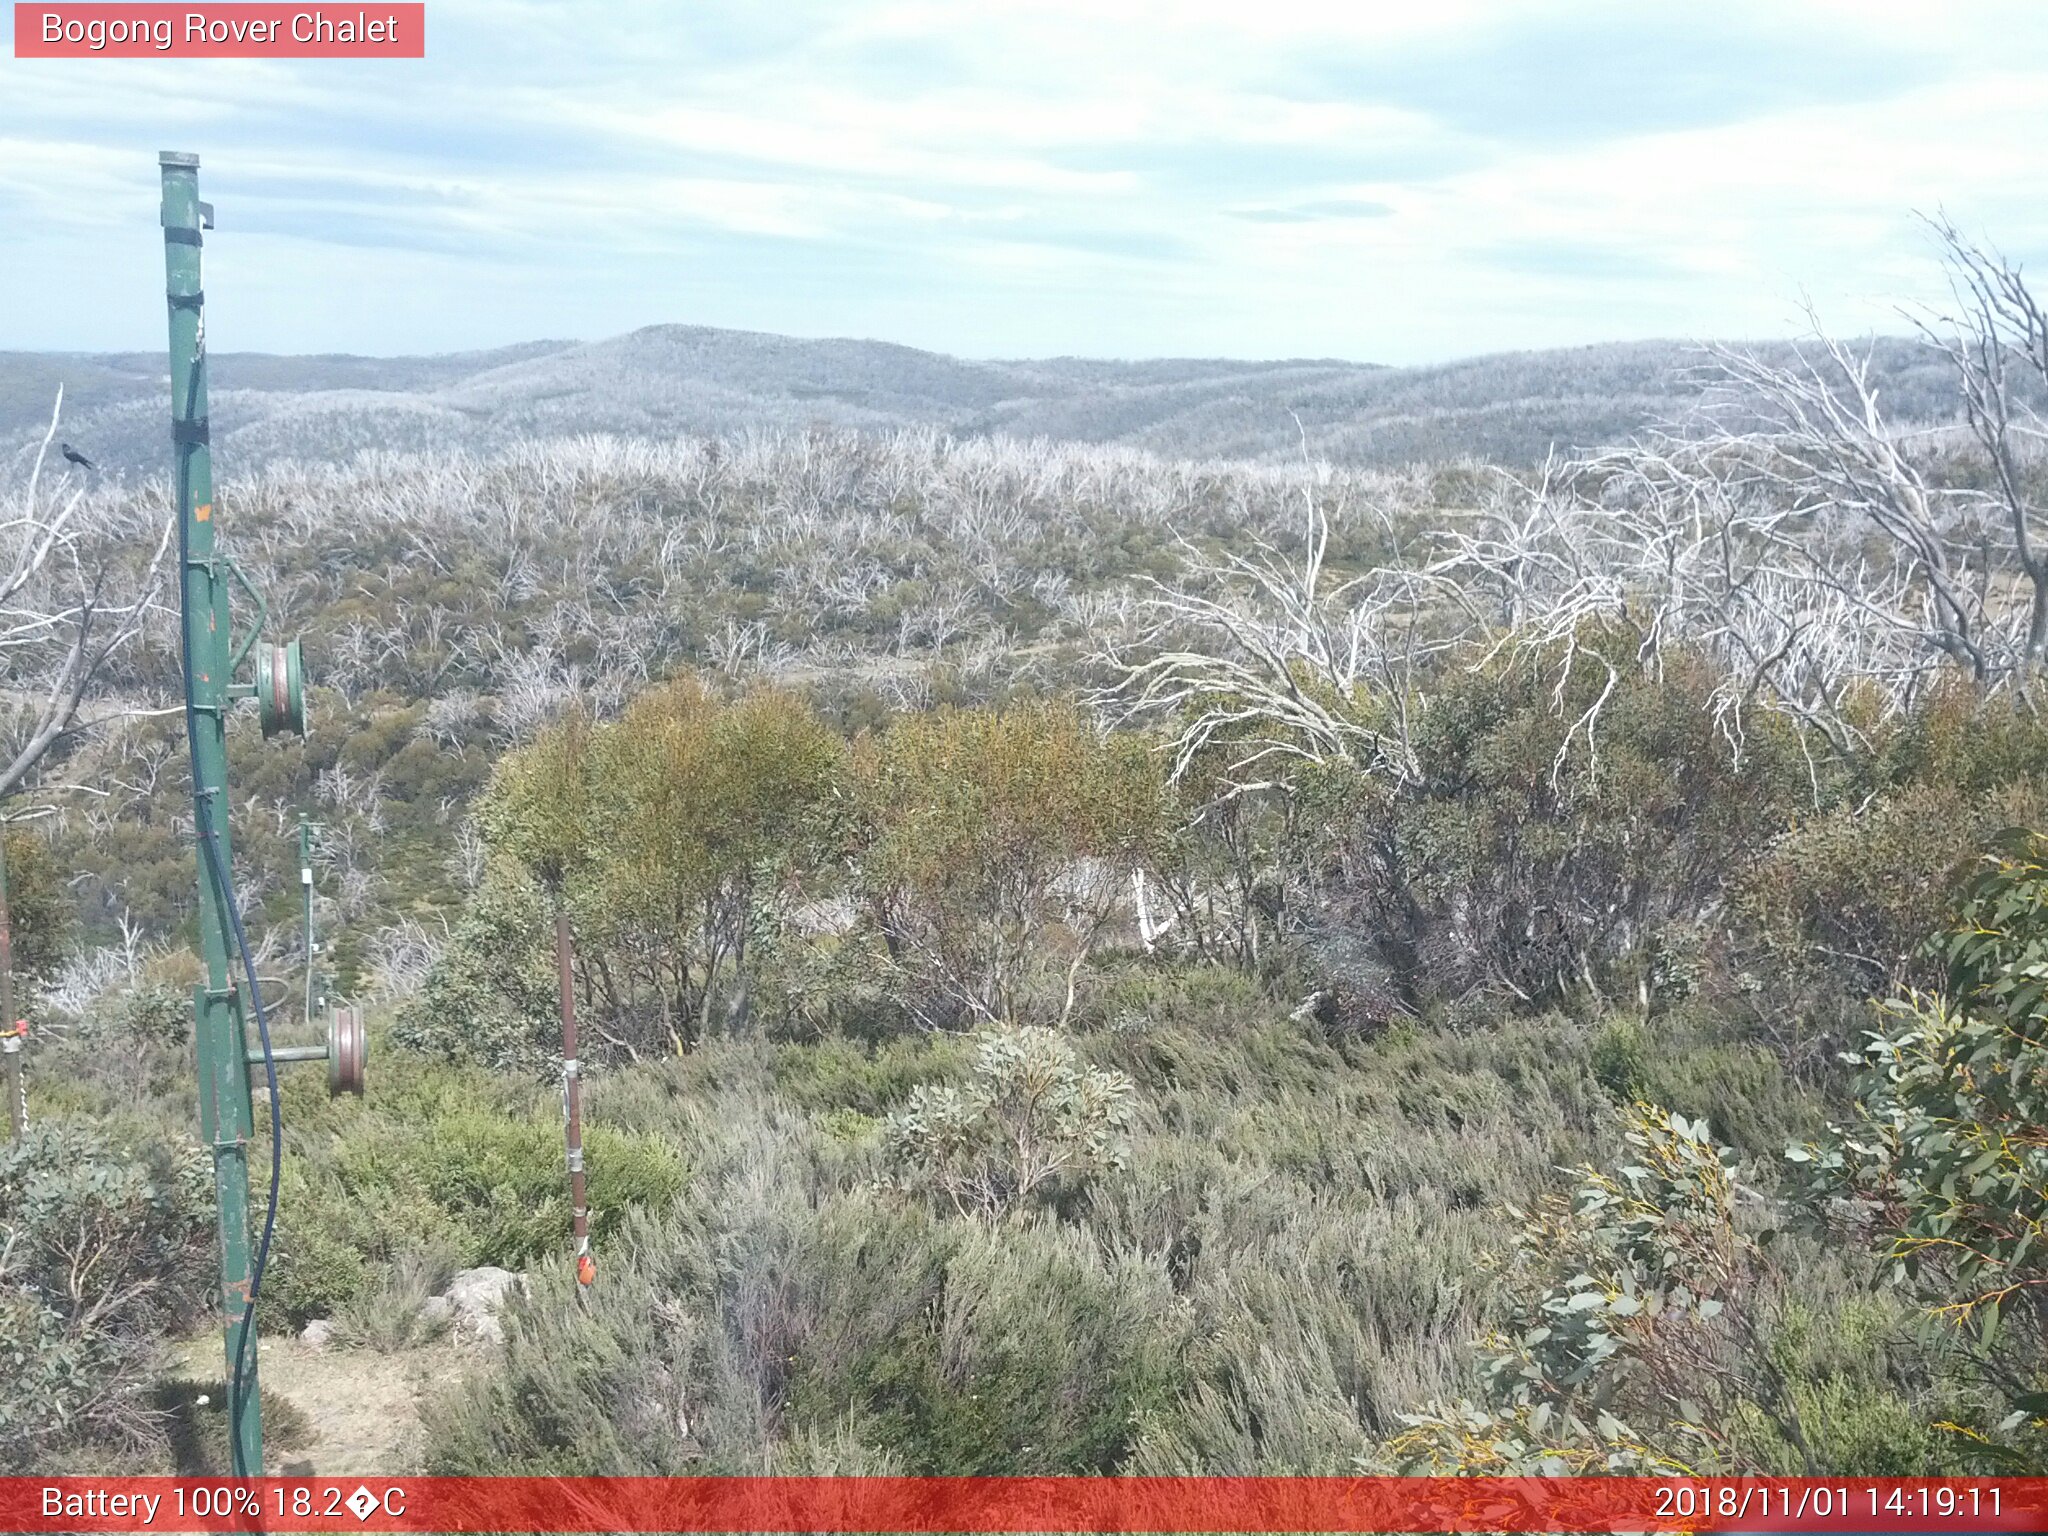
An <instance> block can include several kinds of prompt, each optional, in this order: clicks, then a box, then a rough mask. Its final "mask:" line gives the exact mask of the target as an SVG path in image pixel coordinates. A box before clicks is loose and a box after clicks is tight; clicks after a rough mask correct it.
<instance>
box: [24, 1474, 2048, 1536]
mask: <svg viewBox="0 0 2048 1536" xmlns="http://www.w3.org/2000/svg"><path fill="white" fill-rule="evenodd" d="M0 1529H4V1530H8V1531H52V1532H57V1531H81V1532H84V1531H94V1532H96V1531H194V1532H198V1531H534V1532H542V1531H547V1532H555V1531H633V1532H653V1531H678V1532H683V1531H687V1532H698V1531H764V1532H795V1531H816V1532H832V1533H855V1532H869V1531H874V1532H882V1531H905V1532H940V1531H977V1532H979V1531H1004V1532H1011V1531H1018V1532H1021V1531H1148V1532H1150V1531H1159V1532H1166V1531H1198V1532H1224V1531H1261V1532H1264V1531H1302V1532H1311V1531H1386V1532H1410V1531H1415V1532H1420V1531H1454V1532H1480V1531H1503V1532H1507V1531H1514V1532H1525V1531H1526V1532H1537V1531H1551V1532H1593V1531H1600V1532H1611V1531H1641V1532H1663V1531H1671V1532H1686V1531H1749V1532H1759V1533H1760V1532H1768V1531H1777V1532H1808V1531H1812V1532H1822V1531H1832V1532H1879V1531H1883V1532H1894V1531H1896V1532H1934V1531H1942V1532H1957V1533H1962V1532H1982V1531H2035V1532H2040V1531H2048V1478H1984V1479H1976V1480H1967V1479H1965V1480H1959V1479H1945V1480H1939V1479H1917V1478H1907V1479H1900V1478H1836V1479H1821V1478H1779V1479H1761V1478H1708V1479H1694V1480H1688V1481H1678V1480H1673V1479H1666V1478H1605V1477H1592V1478H1483V1477H1475V1478H1421V1477H1418V1478H1400V1477H1365V1478H1335V1477H1330V1478H1324V1477H989V1478H971V1477H682V1478H652V1477H642V1478H635V1477H621V1478H602V1477H589V1478H541V1477H498V1478H489V1477H487V1478H433V1477H413V1478H408V1477H365V1478H355V1477H346V1478H344V1477H335V1478H265V1479H257V1480H247V1481H240V1482H237V1481H234V1480H232V1479H216V1480H213V1481H207V1480H203V1479H191V1478H169V1477H158V1478H150V1477H140V1478H87V1477H53V1478H43V1479H38V1478H25V1477H16V1478H0Z"/></svg>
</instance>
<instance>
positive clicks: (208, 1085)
mask: <svg viewBox="0 0 2048 1536" xmlns="http://www.w3.org/2000/svg"><path fill="white" fill-rule="evenodd" d="M158 161H159V164H160V165H161V167H162V170H163V229H164V276H165V295H166V297H167V299H168V301H169V307H170V321H171V441H172V444H173V453H174V466H175V473H174V476H173V479H174V481H175V488H176V491H177V496H178V518H179V521H180V524H181V536H182V542H181V545H180V547H181V548H182V550H183V551H184V558H183V562H182V563H183V569H182V570H181V571H180V573H179V574H180V577H181V581H182V596H183V603H184V626H185V669H186V670H185V711H186V721H187V724H188V726H189V728H190V732H191V746H192V792H193V797H194V807H195V821H196V827H195V831H196V833H197V835H198V837H199V838H200V839H202V840H203V839H206V838H209V837H210V838H211V839H212V841H213V845H214V847H215V848H216V849H217V850H218V851H219V854H220V866H221V869H222V870H223V871H225V870H227V869H230V868H232V867H233V865H232V863H231V856H230V853H229V844H228V794H227V785H228V752H227V722H228V708H229V701H230V696H229V691H228V685H229V677H228V672H229V660H230V652H229V638H228V586H229V580H228V574H227V569H226V567H225V566H224V565H223V564H222V562H221V560H220V558H219V556H218V555H217V554H216V553H215V549H214V529H215V526H216V523H215V519H214V515H213V456H212V452H211V450H210V449H209V448H208V446H207V429H206V312H205V297H204V293H203V290H202V287H201V284H200V261H199V255H200V230H201V229H202V228H203V227H208V226H210V225H211V224H212V222H213V220H212V212H213V210H212V209H211V208H209V207H207V205H205V204H204V203H202V202H200V201H199V157H198V156H197V155H183V154H174V153H169V152H166V153H165V154H163V155H160V156H158ZM198 858H199V948H200V954H201V958H202V959H203V960H204V962H205V966H206V980H205V981H204V982H203V983H202V984H201V986H200V987H199V989H198V991H197V993H196V994H195V999H194V1001H195V1012H196V1022H195V1028H194V1031H193V1037H194V1039H195V1040H196V1041H197V1043H198V1053H199V1128H200V1134H201V1135H202V1136H203V1137H204V1138H205V1140H206V1142H207V1144H208V1145H209V1146H210V1147H211V1148H212V1151H213V1189H214V1198H215V1201H216V1202H217V1204H218V1207H219V1213H220V1302H221V1317H222V1323H223V1326H224V1328H225V1332H226V1342H227V1369H228V1380H229V1381H230V1382H231V1383H232V1382H233V1380H234V1379H235V1375H236V1372H235V1358H234V1354H235V1343H236V1339H237V1337H238V1336H240V1334H241V1324H242V1319H243V1317H244V1315H245V1314H246V1313H247V1312H248V1311H249V1305H250V1303H249V1272H250V1252H249V1138H250V1134H251V1128H252V1126H253V1124H254V1121H255V1112H254V1105H253V1104H252V1103H251V1101H250V1096H249V1063H248V1046H247V1042H246V1041H245V1039H244V1038H243V1029H242V999H241V997H240V995H239V994H238V992H237V991H236V989H235V987H234V986H233V984H232V983H231V981H230V979H229V972H228V918H227V900H228V896H227V892H226V891H224V890H222V889H221V888H220V885H219V883H218V882H217V881H216V880H215V879H214V877H213V869H212V867H211V863H210V861H209V859H208V858H207V854H206V848H205V846H204V843H203V841H202V843H201V845H200V846H199V848H198ZM247 1344H248V1348H247V1352H246V1355H245V1358H244V1360H243V1362H242V1377H243V1391H242V1395H241V1398H240V1400H239V1401H237V1400H236V1398H235V1394H234V1393H233V1391H232V1390H231V1391H230V1392H229V1394H228V1400H229V1411H230V1412H231V1413H232V1414H233V1415H234V1423H233V1424H232V1425H231V1426H230V1431H231V1433H232V1435H233V1438H234V1449H235V1452H236V1458H235V1459H236V1460H237V1461H238V1462H239V1464H240V1465H241V1467H242V1468H243V1469H244V1470H245V1471H246V1473H247V1474H248V1475H249V1476H252V1477H254V1476H261V1475H262V1472H263V1427H262V1419H261V1415H260V1413H259V1410H258V1403H259V1397H258V1392H257V1387H256V1337H255V1329H254V1327H253V1326H252V1327H251V1328H250V1329H249V1331H248V1334H247Z"/></svg>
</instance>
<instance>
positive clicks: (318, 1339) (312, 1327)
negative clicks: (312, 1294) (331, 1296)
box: [299, 1317, 334, 1349]
mask: <svg viewBox="0 0 2048 1536" xmlns="http://www.w3.org/2000/svg"><path fill="white" fill-rule="evenodd" d="M299 1342H300V1343H301V1344H303V1345H305V1346H306V1348H308V1349H325V1348H327V1347H328V1345H330V1344H332V1343H333V1342H334V1324H333V1323H331V1322H329V1321H328V1320H327V1319H326V1318H324V1317H316V1318H314V1319H313V1321H312V1322H310V1323H308V1324H306V1326H305V1327H304V1328H301V1329H300V1330H299Z"/></svg>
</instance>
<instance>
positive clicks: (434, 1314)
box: [420, 1296, 455, 1328]
mask: <svg viewBox="0 0 2048 1536" xmlns="http://www.w3.org/2000/svg"><path fill="white" fill-rule="evenodd" d="M420 1320H421V1321H422V1322H424V1323H426V1324H427V1325H428V1326H429V1327H434V1328H440V1327H448V1326H452V1325H453V1324H454V1322H455V1303H454V1302H452V1301H450V1300H449V1299H448V1298H447V1297H446V1296H429V1297H428V1298H427V1299H426V1300H425V1301H424V1302H422V1303H421V1304H420Z"/></svg>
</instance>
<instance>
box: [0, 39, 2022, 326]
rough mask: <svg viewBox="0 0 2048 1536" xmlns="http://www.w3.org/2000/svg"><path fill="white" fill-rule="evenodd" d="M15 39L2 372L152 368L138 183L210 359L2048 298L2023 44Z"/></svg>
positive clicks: (156, 322) (1558, 318)
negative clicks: (306, 56) (1948, 289)
mask: <svg viewBox="0 0 2048 1536" xmlns="http://www.w3.org/2000/svg"><path fill="white" fill-rule="evenodd" d="M5 9H6V10H7V11H9V12H10V13H11V9H12V8H11V7H7V8H5ZM372 9H374V6H373V7H372ZM11 25H12V23H11V14H10V20H9V22H8V26H9V28H10V36H9V38H8V40H7V48H6V54H5V56H0V221H4V228H5V230H6V236H5V249H6V259H5V266H6V270H7V274H8V281H7V283H6V284H5V285H4V288H0V348H22V349H50V350H69V351H100V350H128V349H136V350H145V349H154V348H157V347H160V346H162V345H163V343H164V315H163V309H162V301H161V298H160V297H159V295H160V293H161V287H162V247H161V243H160V236H159V232H158V229H157V223H156V216H157V166H156V154H157V151H158V150H161V149H178V150H187V151H193V152H196V153H198V154H199V155H200V157H201V162H202V169H201V173H200V185H201V195H202V196H204V197H206V198H207V199H209V200H210V201H211V202H212V203H213V204H214V205H215V207H216V209H217V228H216V230H215V232H214V233H213V234H212V235H210V236H209V237H208V244H207V253H206V254H207V272H206V287H207V296H208V316H207V319H208V330H209V336H210V340H211V342H212V344H213V346H214V347H215V349H216V350H235V351H240V350H257V351H272V352H363V353H380V354H388V353H416V352H444V351H453V350H462V349H469V348H480V347H490V346H498V345H503V344H507V343H511V342H517V341H524V340H532V339H537V338H542V337H547V338H565V337H576V338H586V339H596V338H599V337H603V336H609V335H615V334H618V333H620V332H623V331H628V330H632V329H634V328H636V327H639V326H643V325H652V324H662V323H672V322H681V323H689V324H701V325H716V326H731V327H739V328H743V329H749V330H761V331H774V332H782V333H787V334H793V335H802V336H857V337H873V338H879V339H882V340H888V341H895V342H901V343H905V344H908V345H912V346H920V347H928V348H932V349H935V350H939V351H945V352H952V353H956V354H959V355H963V356H969V357H1037V356H1050V355H1081V356H1098V357H1151V356H1165V355H1179V356H1189V355H1193V356H1230V357H1281V356H1307V357H1342V358H1350V359H1355V360H1359V361H1369V362H1384V363H1415V362H1428V361H1434V360H1440V359H1447V358H1452V357H1460V356H1468V355H1472V354H1476V353H1485V352H1494V351H1504V350H1510V349H1518V348H1525V347H1547V346H1566V345H1575V344H1580V343H1590V342H1599V341H1608V340H1618V339H1627V338H1636V337H1653V336H1654V337H1676V338H1701V337H1719V338H1737V337H1743V338H1753V337H1763V336H1778V335H1788V334H1792V333H1794V332H1796V331H1798V330H1799V329H1801V327H1802V326H1803V325H1804V323H1805V322H1804V320H1803V318H1802V313H1801V312H1802V306H1803V305H1804V304H1805V303H1807V302H1808V301H1810V302H1811V303H1812V305H1813V306H1814V308H1815V309H1816V311H1817V312H1818V313H1819V315H1820V317H1821V318H1822V320H1823V321H1824V322H1825V323H1826V324H1827V325H1828V327H1829V328H1830V329H1831V330H1836V331H1840V332H1844V333H1857V332H1862V331H1867V330H1872V329H1876V330H1892V331H1897V330H1902V329H1904V328H1905V322H1904V321H1903V320H1902V319H1901V317H1900V315H1899V307H1900V306H1901V305H1902V304H1906V305H1911V304H1915V303H1923V302H1931V301H1933V300H1935V299H1937V298H1938V297H1939V295H1940V292H1941V289H1940V286H1939V284H1940V272H1939V267H1938V264H1937V263H1936V261H1935V259H1934V253H1933V249H1932V245H1931V242H1930V241H1929V239H1928V237H1927V235H1926V232H1925V229H1924V226H1923V225H1921V224H1920V223H1919V222H1918V220H1917V218H1916V215H1917V214H1919V213H1928V212H1934V211H1937V210H1943V211H1945V212H1946V213H1947V214H1948V216H1949V217H1951V218H1952V219H1954V220H1955V222H1956V223H1957V224H1958V225H1960V226H1961V227H1962V228H1963V229H1964V231H1965V232H1967V233H1969V234H1971V235H1973V236H1975V237H1977V238H1979V239H1981V240H1983V241H1985V242H1987V243H1989V244H1992V245H1995V246H1996V247H1998V248H1999V249H2001V250H2003V251H2004V252H2005V253H2006V254H2008V255H2010V256H2014V257H2016V258H2019V259H2022V260H2024V259H2026V258H2027V257H2028V256H2030V255H2034V254H2038V255H2039V256H2040V257H2041V258H2043V259H2048V6H2043V5H2040V4H2038V3H2035V0H1970V3H1968V4H1957V3H1954V0H1942V3H1910V4H1909V3H1901V0H1854V3H1847V0H1842V3H1837V0H1764V3H1757V0H1722V3H1717V4H1715V5H1713V6H1711V7H1709V6H1702V5H1696V4H1678V3H1666V0H1634V3H1629V4H1623V3H1609V0H1584V3H1577V0H1569V3H1568V0H1430V3H1428V4H1422V3H1418V0H1394V3H1389V0H1341V3H1340V0H1325V3H1316V4H1305V3H1290V0H1032V3H1022V0H944V3H939V0H841V3H834V4H825V3H811V0H781V3H765V0H689V3H677V0H663V3H645V0H612V3H604V4H586V3H580V0H428V5H427V39H428V40H427V57H426V59H424V60H417V61H397V60H379V61H357V60H347V61H341V60H303V61H282V60H278V61H272V60H193V59H178V58H169V59H132V60H130V59H123V60H69V59H66V60H18V59H15V58H13V57H12V56H11V54H12V37H11Z"/></svg>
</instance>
